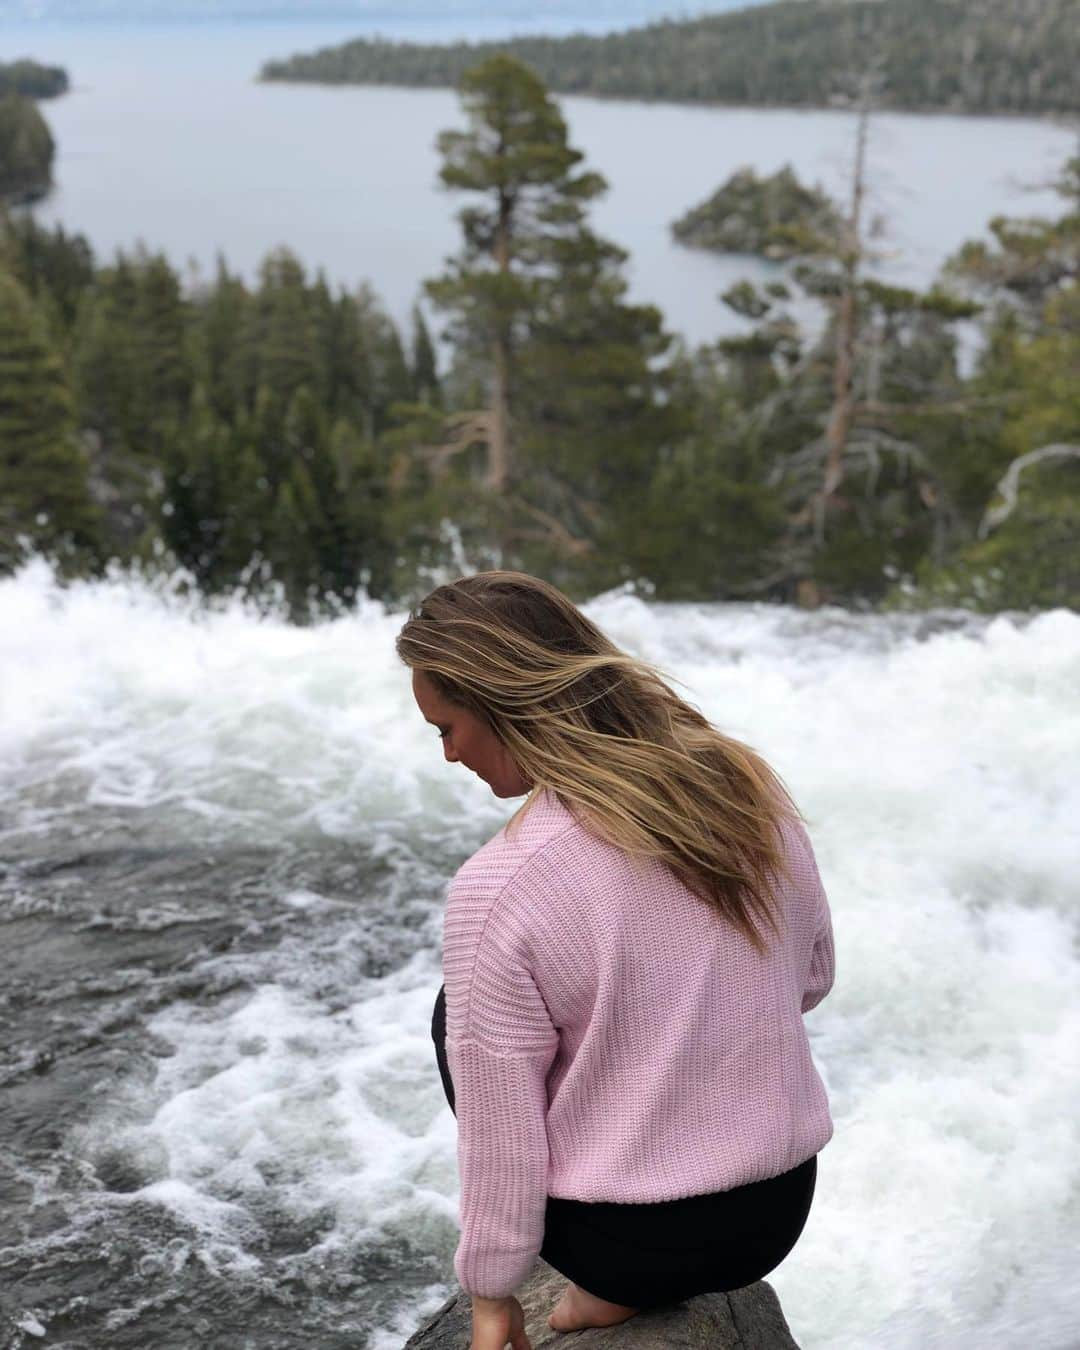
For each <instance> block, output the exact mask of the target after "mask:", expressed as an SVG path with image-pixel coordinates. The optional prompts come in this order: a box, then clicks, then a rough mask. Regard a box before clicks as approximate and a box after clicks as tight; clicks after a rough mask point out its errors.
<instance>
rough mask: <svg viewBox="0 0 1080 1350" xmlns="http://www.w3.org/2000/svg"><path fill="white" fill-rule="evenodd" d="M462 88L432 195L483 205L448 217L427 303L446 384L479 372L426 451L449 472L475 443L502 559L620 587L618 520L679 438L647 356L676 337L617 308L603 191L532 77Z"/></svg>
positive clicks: (628, 540)
mask: <svg viewBox="0 0 1080 1350" xmlns="http://www.w3.org/2000/svg"><path fill="white" fill-rule="evenodd" d="M461 92H462V98H463V102H464V105H465V111H466V114H467V117H468V122H469V125H468V128H467V130H465V131H461V132H457V131H455V132H445V133H443V135H442V136H441V137H440V138H439V147H440V150H441V152H442V154H443V161H444V162H443V168H442V181H443V182H444V184H445V185H446V186H447V187H449V188H451V189H454V190H457V191H467V192H470V193H472V194H474V195H475V196H476V197H477V198H478V199H479V201H478V203H477V204H475V205H471V206H469V207H467V208H465V209H464V210H463V211H462V212H461V213H460V219H461V222H462V226H463V234H464V241H463V249H462V252H461V254H460V255H459V256H458V257H457V258H456V259H454V260H452V262H451V266H450V270H449V271H448V272H447V273H446V274H444V276H442V277H441V278H439V279H437V280H435V281H433V282H429V283H428V286H427V290H428V294H429V296H430V297H431V299H432V300H433V302H434V303H435V305H436V306H437V307H438V308H440V309H442V310H443V311H445V312H446V313H448V314H449V315H450V324H449V327H448V330H447V336H448V338H449V339H450V341H451V342H452V344H453V348H454V370H453V372H452V377H451V379H450V381H449V383H451V384H454V385H456V386H457V388H458V389H459V390H460V389H462V388H465V387H467V386H468V384H469V383H470V381H471V380H472V379H473V378H474V377H477V376H478V377H479V378H480V380H481V381H482V383H483V385H484V386H485V387H486V391H487V397H486V399H485V403H486V406H485V407H482V408H476V407H475V406H474V408H473V410H472V411H466V410H462V412H461V413H460V414H459V415H458V416H457V417H456V418H453V419H448V420H447V423H446V428H445V432H444V436H443V438H442V441H441V444H437V445H433V446H430V445H429V446H427V447H424V451H425V453H427V454H428V456H429V457H430V458H431V459H432V462H433V463H436V464H440V465H446V464H447V463H448V462H449V461H450V460H451V459H453V458H455V457H460V458H461V460H462V462H463V463H467V461H468V458H469V457H470V456H471V455H472V454H473V452H474V451H475V449H476V447H477V446H478V445H482V446H483V447H484V449H485V451H486V456H487V458H486V470H485V472H484V476H483V484H482V486H483V487H484V488H486V490H487V491H488V492H489V494H490V500H491V510H490V514H489V520H490V522H491V524H492V525H493V526H494V527H495V533H496V536H497V538H498V541H499V546H500V548H501V550H502V555H503V557H504V559H507V560H508V559H510V558H511V557H513V558H515V559H516V560H517V561H518V562H520V563H521V565H524V566H531V567H533V568H534V569H540V568H555V569H556V570H558V569H560V568H561V569H562V570H561V571H558V575H559V576H560V577H561V578H562V579H563V580H564V581H565V582H567V584H571V581H572V578H575V577H576V578H578V579H581V578H583V577H585V576H586V575H587V576H588V577H589V578H590V583H589V584H602V581H608V580H617V579H619V576H620V575H621V573H622V570H623V569H622V567H621V566H620V562H621V560H622V559H625V558H627V557H628V556H629V555H628V553H627V552H626V550H627V549H628V548H630V547H631V545H632V536H631V533H630V532H629V531H627V530H626V529H624V528H623V526H622V525H621V524H620V523H619V522H620V518H621V517H622V516H625V515H626V513H627V511H629V512H630V514H633V508H634V504H635V503H638V502H639V501H640V498H641V495H642V493H644V492H645V491H646V490H647V487H648V483H649V481H650V477H651V474H652V471H653V468H654V467H655V463H656V461H657V455H658V452H659V449H660V447H661V446H662V445H664V444H665V443H666V442H667V440H668V439H669V438H670V437H671V436H672V434H673V429H674V428H673V421H672V416H671V409H670V408H669V406H668V405H667V403H666V400H665V398H664V396H663V381H664V377H663V374H662V372H660V370H659V366H660V362H659V359H658V358H660V357H662V356H663V354H664V352H665V350H666V348H667V346H668V344H669V341H670V339H669V338H668V336H667V335H666V334H665V333H664V332H663V329H662V325H661V319H660V315H659V312H658V311H657V310H655V309H654V308H652V307H650V306H633V305H628V304H627V303H626V290H627V284H626V281H625V278H624V275H623V268H624V265H625V262H626V254H625V253H624V252H623V251H622V250H621V249H619V248H617V247H616V246H615V245H614V244H612V243H610V242H608V241H606V240H604V239H601V238H600V237H599V236H597V235H596V234H595V233H593V231H592V230H591V229H590V228H589V225H588V221H587V214H586V213H587V207H588V205H589V203H590V202H591V201H593V200H594V199H595V198H596V197H597V196H599V195H600V194H601V193H602V192H604V191H605V190H606V184H605V182H604V180H603V178H601V177H600V175H599V174H596V173H592V172H590V171H588V170H586V169H585V168H584V167H583V166H582V160H583V156H582V154H581V152H580V151H579V150H577V149H575V148H574V147H573V146H571V145H570V143H569V139H568V132H567V127H566V123H565V121H564V120H563V117H562V114H561V113H560V111H559V109H558V106H557V105H556V103H555V102H554V101H553V100H552V99H551V98H550V97H549V96H548V94H547V92H546V90H545V89H544V86H543V84H542V83H541V82H540V80H539V79H538V78H537V77H536V76H535V75H534V74H533V73H532V71H531V70H529V69H528V67H526V66H524V65H522V64H521V63H520V62H518V61H515V60H513V59H512V58H510V57H506V56H496V57H493V58H492V59H491V60H489V61H486V62H484V64H483V65H481V66H478V67H476V68H475V69H473V70H471V71H469V72H468V73H467V74H466V76H465V77H464V79H463V81H462V85H461ZM477 486H481V485H480V484H477ZM489 538H490V536H489ZM630 565H631V564H629V563H627V566H630ZM601 579H602V580H601Z"/></svg>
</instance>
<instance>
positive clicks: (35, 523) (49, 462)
mask: <svg viewBox="0 0 1080 1350" xmlns="http://www.w3.org/2000/svg"><path fill="white" fill-rule="evenodd" d="M98 529H99V522H98V513H97V510H96V508H95V507H94V504H93V502H92V501H91V498H90V494H89V490H88V487H87V471H86V462H85V459H84V457H83V456H82V454H81V453H80V452H79V449H78V447H77V445H76V441H75V430H74V420H73V416H72V403H71V393H70V390H69V389H68V386H67V382H66V379H65V377H64V371H63V367H62V365H61V362H60V358H59V357H58V356H57V354H56V352H55V350H54V349H53V347H52V346H51V344H50V341H49V336H48V332H47V329H46V326H45V322H44V320H43V319H42V317H41V315H40V314H39V313H38V312H37V310H36V309H35V308H34V305H33V304H32V302H31V300H30V298H29V296H28V295H27V294H26V292H25V290H24V289H23V288H22V286H20V285H19V283H18V282H17V281H16V280H15V278H14V277H12V276H10V275H9V274H8V273H6V272H0V566H3V567H5V568H7V567H11V566H12V565H13V564H14V563H15V562H16V561H17V559H18V558H19V556H20V555H21V545H20V543H19V538H20V536H22V537H25V538H26V539H28V540H29V541H30V543H31V544H32V545H33V546H35V547H38V548H44V549H49V550H55V551H58V552H60V553H63V554H66V555H67V556H68V557H69V558H70V557H72V556H74V555H75V554H76V553H77V552H78V551H80V550H81V551H83V552H85V551H87V550H89V551H91V552H92V551H93V550H95V549H96V548H97V546H98V544H99V542H100V541H99V534H98Z"/></svg>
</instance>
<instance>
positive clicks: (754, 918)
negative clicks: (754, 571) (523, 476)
mask: <svg viewBox="0 0 1080 1350" xmlns="http://www.w3.org/2000/svg"><path fill="white" fill-rule="evenodd" d="M397 651H398V655H399V656H400V657H401V659H402V660H403V661H404V662H405V664H406V665H407V666H409V667H411V669H413V670H415V671H422V672H423V673H424V674H425V675H426V676H427V677H428V679H430V681H431V682H432V684H433V685H434V686H435V688H436V689H437V690H438V691H439V693H440V694H441V695H442V696H443V697H444V698H447V699H449V700H450V702H452V703H455V704H457V705H459V706H460V707H464V708H467V709H468V710H469V711H471V712H472V713H474V714H475V715H476V716H478V717H479V718H481V719H482V720H483V721H484V722H485V723H486V724H487V725H488V726H490V727H491V728H492V729H493V731H494V732H495V734H496V735H497V736H498V738H499V740H501V741H502V743H503V744H504V745H505V746H506V748H507V750H508V751H509V752H510V755H511V757H512V758H513V760H514V762H515V763H516V764H517V766H518V768H519V769H520V770H521V773H522V775H523V776H524V777H525V778H526V779H527V780H528V781H530V782H531V784H532V791H531V792H530V795H529V797H528V799H527V800H526V802H525V803H524V804H523V806H522V807H521V808H520V810H519V811H518V812H516V813H515V815H514V817H513V819H514V820H516V819H517V817H518V815H519V814H520V811H522V810H525V809H526V808H527V807H528V805H529V803H530V802H531V801H532V799H533V796H534V795H535V794H536V793H537V792H539V791H540V790H542V789H544V788H548V789H550V790H551V791H553V792H554V793H555V794H556V795H557V796H558V797H559V799H560V800H561V801H562V802H563V803H564V804H565V805H566V806H568V807H570V808H571V809H572V810H574V812H575V814H576V815H577V816H578V818H579V819H580V820H581V821H582V823H583V824H584V825H586V827H587V828H589V829H590V830H591V831H592V832H593V833H595V834H596V835H598V836H599V837H600V838H602V839H605V840H607V841H608V842H609V843H612V844H615V845H617V846H619V847H621V848H622V849H624V850H625V851H626V852H627V853H628V854H630V855H631V856H638V857H642V856H644V857H649V858H655V859H659V860H660V861H662V862H664V863H666V864H667V865H668V867H670V869H671V871H672V872H674V874H675V875H676V876H677V877H678V878H679V879H680V880H681V881H682V882H683V883H684V884H685V885H686V886H687V887H689V889H690V890H691V891H693V892H694V894H695V895H697V896H698V897H700V898H701V899H702V900H705V901H706V902H707V903H708V904H710V905H712V906H713V907H714V908H715V909H716V910H717V911H718V912H719V913H720V914H721V915H723V916H724V918H726V919H727V920H729V921H730V922H731V923H733V924H734V925H736V927H738V928H739V929H740V931H741V932H743V933H744V934H745V935H746V937H747V938H748V939H749V940H750V941H751V942H752V943H753V944H754V945H755V947H757V948H758V949H759V950H764V948H765V940H764V936H763V930H764V928H765V927H769V928H771V929H772V930H773V931H774V932H775V931H777V930H778V915H777V906H776V898H775V892H774V887H775V885H776V881H777V878H778V876H779V875H780V874H781V873H782V872H783V870H784V858H783V848H782V842H781V838H780V830H779V826H780V822H781V820H782V819H783V818H785V817H786V818H796V819H797V818H799V812H798V810H797V809H796V807H795V805H794V803H793V802H792V800H791V798H790V796H789V795H788V793H787V790H786V789H785V787H784V785H783V784H782V783H781V781H780V779H779V778H778V777H777V775H776V774H775V773H774V772H773V771H772V769H770V768H769V766H768V765H767V764H766V763H765V761H764V760H763V759H762V758H761V756H760V755H758V754H757V753H756V752H755V751H754V750H752V749H751V748H750V747H749V746H747V745H744V744H743V743H742V742H741V741H737V740H734V739H733V738H732V737H730V736H725V735H723V733H722V732H720V731H718V730H717V729H716V728H715V727H714V726H713V725H712V724H711V723H710V722H708V721H707V720H706V718H705V717H703V716H702V714H701V713H699V712H698V711H697V709H696V708H693V707H691V706H690V705H689V704H688V703H686V702H684V700H683V699H681V698H680V697H679V696H678V695H677V694H676V693H674V691H673V690H672V689H671V688H670V687H669V686H668V684H667V683H666V681H665V679H664V678H663V676H662V673H661V672H660V671H659V670H658V669H657V668H655V667H653V666H652V665H650V664H649V663H647V662H645V661H641V660H639V659H637V658H636V657H633V656H630V655H629V654H628V653H626V652H624V651H621V650H620V649H619V648H618V647H616V646H615V644H614V643H613V642H611V641H610V639H608V638H607V637H605V636H604V634H603V633H602V632H601V631H600V630H599V629H598V628H597V627H596V625H595V624H593V623H591V622H590V621H589V620H588V619H587V618H586V617H585V615H584V614H582V612H581V611H580V610H579V609H578V608H577V606H576V605H574V604H573V603H572V602H571V601H570V600H568V599H567V597H566V596H565V595H563V593H562V592H561V591H559V590H558V589H557V588H556V587H554V586H552V585H550V584H549V583H548V582H546V581H541V580H540V579H539V578H538V577H532V576H527V575H526V574H525V573H523V572H503V571H498V572H478V573H477V574H476V575H475V576H470V577H462V578H461V579H460V580H458V581H454V582H450V583H449V584H447V585H444V586H438V587H436V589H435V590H433V591H432V592H431V594H430V595H429V596H427V598H426V599H425V600H423V601H421V602H420V604H419V605H418V606H417V607H416V608H415V609H414V610H413V611H412V613H411V614H410V616H409V619H408V620H407V622H406V623H405V625H404V627H403V628H402V630H401V632H400V633H399V635H398V638H397ZM511 823H512V822H511Z"/></svg>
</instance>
